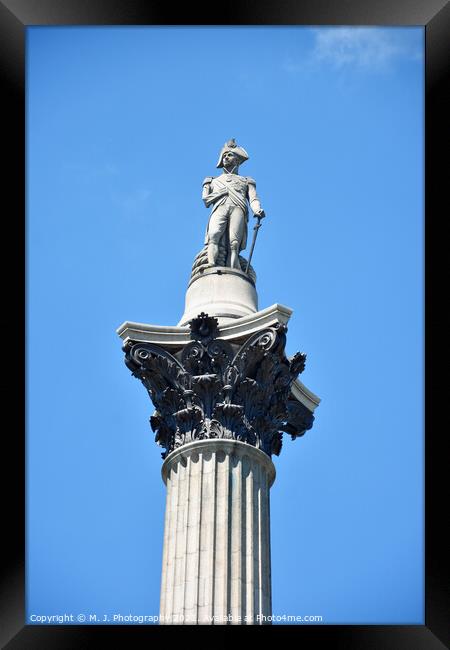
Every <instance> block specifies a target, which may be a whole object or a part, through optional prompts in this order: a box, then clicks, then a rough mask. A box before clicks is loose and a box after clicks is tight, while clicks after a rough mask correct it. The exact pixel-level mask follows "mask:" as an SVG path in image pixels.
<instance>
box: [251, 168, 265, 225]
mask: <svg viewBox="0 0 450 650" xmlns="http://www.w3.org/2000/svg"><path fill="white" fill-rule="evenodd" d="M247 183H248V202H249V203H250V207H251V209H252V212H253V214H254V215H255V217H261V218H263V217H265V216H266V215H265V212H264V210H263V209H262V207H261V202H260V200H259V196H258V195H257V193H256V181H255V180H254V179H253V178H250V177H249V176H247Z"/></svg>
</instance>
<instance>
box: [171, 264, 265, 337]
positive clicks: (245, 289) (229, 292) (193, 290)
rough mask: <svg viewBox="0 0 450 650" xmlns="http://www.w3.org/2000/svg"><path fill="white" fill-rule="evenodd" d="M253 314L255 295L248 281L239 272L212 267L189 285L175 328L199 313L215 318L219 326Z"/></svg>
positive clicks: (254, 290)
mask: <svg viewBox="0 0 450 650" xmlns="http://www.w3.org/2000/svg"><path fill="white" fill-rule="evenodd" d="M257 311H258V296H257V293H256V289H255V284H254V282H253V281H252V279H251V278H250V277H249V276H248V275H247V274H246V273H243V271H239V270H237V269H231V268H229V267H226V266H215V267H213V268H211V269H206V270H205V271H204V272H203V273H201V274H198V275H196V276H195V277H194V278H192V279H191V281H190V282H189V286H188V290H187V291H186V303H185V308H184V314H183V316H182V317H181V320H180V322H179V325H180V326H183V325H187V324H188V323H189V321H190V320H192V319H193V318H196V317H197V316H198V315H199V314H200V313H201V312H206V313H207V314H208V315H209V316H215V317H216V318H217V319H218V321H219V324H220V325H223V324H225V323H229V322H231V321H233V320H235V319H236V318H243V317H244V316H248V315H249V314H254V313H256V312H257Z"/></svg>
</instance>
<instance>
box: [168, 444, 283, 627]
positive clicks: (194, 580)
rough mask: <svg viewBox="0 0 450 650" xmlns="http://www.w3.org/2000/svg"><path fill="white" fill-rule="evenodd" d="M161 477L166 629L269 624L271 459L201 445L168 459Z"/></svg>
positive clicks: (237, 448) (247, 449) (240, 448)
mask: <svg viewBox="0 0 450 650" xmlns="http://www.w3.org/2000/svg"><path fill="white" fill-rule="evenodd" d="M162 475H163V479H164V482H165V483H166V486H167V498H166V515H165V527H164V550H163V567H162V581H161V607H160V618H161V623H166V624H167V623H168V624H170V623H179V624H181V623H184V624H226V623H232V624H245V623H247V624H260V623H264V622H267V621H265V620H264V617H268V616H270V614H271V613H272V611H271V609H272V603H271V600H272V599H271V575H270V499H269V490H270V487H271V485H272V483H273V481H274V479H275V468H274V465H273V463H272V461H271V460H270V458H269V457H268V456H267V454H265V453H264V452H262V451H260V450H259V449H256V448H254V447H252V446H251V445H248V444H245V443H242V442H239V441H235V440H223V439H209V440H200V441H195V442H192V443H189V444H187V445H184V446H183V447H181V448H179V449H177V450H175V451H173V452H172V453H170V454H169V455H168V456H167V458H166V460H165V461H164V464H163V467H162Z"/></svg>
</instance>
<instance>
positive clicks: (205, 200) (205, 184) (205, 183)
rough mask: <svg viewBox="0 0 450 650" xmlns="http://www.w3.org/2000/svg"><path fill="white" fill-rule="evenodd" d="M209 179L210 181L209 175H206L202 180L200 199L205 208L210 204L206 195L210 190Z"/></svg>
mask: <svg viewBox="0 0 450 650" xmlns="http://www.w3.org/2000/svg"><path fill="white" fill-rule="evenodd" d="M211 181H212V177H211V176H208V177H207V178H205V180H204V181H203V190H202V200H203V203H204V204H205V207H207V208H209V206H210V202H209V201H208V195H209V193H210V192H211Z"/></svg>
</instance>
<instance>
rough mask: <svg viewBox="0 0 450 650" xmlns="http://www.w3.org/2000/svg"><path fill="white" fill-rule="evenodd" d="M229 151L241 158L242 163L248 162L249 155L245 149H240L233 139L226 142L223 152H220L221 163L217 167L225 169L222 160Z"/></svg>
mask: <svg viewBox="0 0 450 650" xmlns="http://www.w3.org/2000/svg"><path fill="white" fill-rule="evenodd" d="M227 151H232V152H233V153H235V154H236V156H239V158H241V162H245V161H246V160H248V153H247V152H246V151H245V149H243V148H242V147H239V146H238V145H237V144H236V140H235V139H234V138H232V139H231V140H228V142H225V144H224V145H223V147H222V151H221V152H220V155H219V161H218V163H217V165H216V167H223V163H222V158H223V154H224V153H226V152H227Z"/></svg>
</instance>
